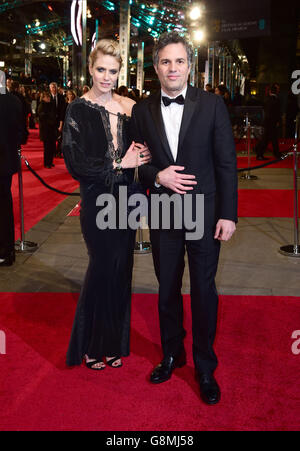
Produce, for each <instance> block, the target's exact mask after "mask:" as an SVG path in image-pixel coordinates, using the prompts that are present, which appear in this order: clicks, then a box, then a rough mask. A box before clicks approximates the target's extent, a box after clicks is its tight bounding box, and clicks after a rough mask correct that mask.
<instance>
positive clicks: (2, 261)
mask: <svg viewBox="0 0 300 451" xmlns="http://www.w3.org/2000/svg"><path fill="white" fill-rule="evenodd" d="M15 259H16V258H15V254H14V252H12V253H11V254H9V255H7V256H5V257H0V266H12V265H13V263H14V261H15Z"/></svg>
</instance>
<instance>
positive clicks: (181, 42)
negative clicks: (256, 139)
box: [132, 32, 237, 404]
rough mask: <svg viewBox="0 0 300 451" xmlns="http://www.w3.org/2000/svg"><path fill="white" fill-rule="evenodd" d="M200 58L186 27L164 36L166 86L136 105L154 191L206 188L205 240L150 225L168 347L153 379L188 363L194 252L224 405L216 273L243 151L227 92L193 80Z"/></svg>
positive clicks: (203, 346) (205, 388)
mask: <svg viewBox="0 0 300 451" xmlns="http://www.w3.org/2000/svg"><path fill="white" fill-rule="evenodd" d="M192 58H193V49H192V48H191V46H190V45H189V44H188V42H187V41H186V40H185V38H183V37H181V36H180V35H179V34H178V33H176V32H171V33H165V34H163V35H162V36H161V37H160V38H159V40H158V42H157V44H156V46H155V48H154V52H153V62H154V67H155V70H156V73H157V75H158V78H159V81H160V84H161V90H160V91H159V92H157V93H156V94H154V95H152V96H150V97H149V98H148V99H146V100H143V101H142V102H140V103H138V104H136V105H135V106H134V107H133V112H132V133H133V139H134V140H135V141H136V142H142V143H144V142H146V143H147V145H148V147H149V149H150V151H151V154H152V161H151V163H150V164H147V165H145V166H141V167H140V170H139V177H140V180H141V182H142V183H143V184H144V185H145V186H146V187H147V188H149V190H150V196H151V195H153V194H163V193H164V194H165V195H168V196H171V195H173V194H174V193H177V194H179V195H181V196H182V198H184V197H185V196H186V195H187V194H191V196H192V199H193V201H195V198H196V195H197V194H204V234H203V237H202V238H201V239H187V237H186V234H185V232H186V230H184V227H183V228H182V229H181V230H178V229H174V227H173V228H172V229H171V228H170V229H169V230H166V229H163V228H159V229H156V230H155V229H151V227H150V237H151V243H152V253H153V261H154V267H155V273H156V276H157V279H158V281H159V319H160V331H161V343H162V350H163V360H162V361H161V363H160V364H159V365H158V366H157V367H156V368H155V369H154V371H153V372H152V374H151V378H150V380H151V382H152V383H154V384H158V383H162V382H165V381H167V380H168V379H170V377H171V375H172V372H173V370H174V369H175V368H177V367H181V366H183V365H184V364H185V363H186V353H185V350H184V344H183V341H184V337H185V334H186V332H185V330H184V328H183V305H182V295H181V287H182V276H183V272H184V255H185V251H187V255H188V261H189V270H190V285H191V307H192V333H193V358H194V363H195V370H196V376H197V380H198V382H199V386H200V394H201V398H202V399H203V401H204V402H205V403H207V404H216V403H217V402H218V401H219V400H220V388H219V386H218V383H217V381H216V379H215V377H214V375H213V373H214V370H215V369H216V367H217V357H216V354H215V352H214V349H213V343H214V339H215V334H216V323H217V307H218V295H217V291H216V286H215V275H216V271H217V265H218V258H219V250H220V242H221V241H227V240H229V239H230V238H231V236H232V234H233V233H234V231H235V223H236V222H237V172H236V152H235V145H234V140H233V135H232V128H231V123H230V119H229V115H228V112H227V108H226V105H225V104H224V102H223V99H222V98H221V97H220V96H217V95H215V94H212V93H208V92H206V91H203V90H201V89H197V88H194V87H191V86H189V85H188V76H189V73H190V69H191V63H192ZM189 213H190V214H192V212H189Z"/></svg>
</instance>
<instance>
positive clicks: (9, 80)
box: [6, 78, 13, 92]
mask: <svg viewBox="0 0 300 451" xmlns="http://www.w3.org/2000/svg"><path fill="white" fill-rule="evenodd" d="M12 83H13V80H12V78H7V79H6V89H7V91H8V92H11V86H12Z"/></svg>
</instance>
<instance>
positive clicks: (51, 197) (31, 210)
mask: <svg viewBox="0 0 300 451" xmlns="http://www.w3.org/2000/svg"><path fill="white" fill-rule="evenodd" d="M22 154H23V156H24V157H26V159H27V160H28V162H29V164H30V166H31V167H32V168H33V169H34V170H35V171H36V172H37V173H38V174H39V175H40V176H41V177H42V178H43V179H44V180H45V182H46V183H48V184H49V185H50V186H53V187H54V188H56V189H59V190H62V191H65V192H73V191H74V190H75V189H76V188H77V187H78V182H76V180H74V179H72V177H71V176H70V174H69V173H68V171H67V169H66V166H65V163H64V160H63V159H61V158H55V160H54V164H55V167H54V168H52V169H45V168H44V162H43V143H42V142H41V141H40V140H39V137H38V130H30V136H29V139H28V143H27V144H26V146H22ZM23 191H24V222H25V232H26V231H28V230H29V229H30V228H31V227H33V226H34V225H35V224H36V223H37V222H39V221H40V220H41V219H42V218H43V217H44V216H46V215H47V214H48V213H49V212H50V211H51V210H52V209H53V208H55V207H56V206H57V205H58V204H59V203H60V202H62V201H63V200H64V199H65V198H66V196H64V195H61V194H58V193H55V192H54V191H51V190H49V189H47V188H46V187H44V186H43V185H42V184H41V183H40V182H39V181H38V180H37V179H36V177H35V176H34V175H33V174H32V173H31V172H30V171H29V170H28V169H27V167H26V166H25V164H24V163H23ZM12 192H13V199H14V216H15V233H16V239H18V238H19V237H20V226H19V225H20V213H19V208H20V207H19V184H18V176H17V174H16V175H14V177H13V187H12Z"/></svg>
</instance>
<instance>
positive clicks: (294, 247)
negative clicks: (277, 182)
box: [279, 116, 300, 258]
mask: <svg viewBox="0 0 300 451" xmlns="http://www.w3.org/2000/svg"><path fill="white" fill-rule="evenodd" d="M295 122H296V129H295V143H294V146H293V166H294V168H293V173H294V244H289V245H287V246H282V247H281V248H280V249H279V252H280V253H281V254H283V255H286V256H288V257H298V258H299V257H300V246H299V223H298V183H297V171H298V152H297V150H298V127H299V116H297V118H296V121H295Z"/></svg>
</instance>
